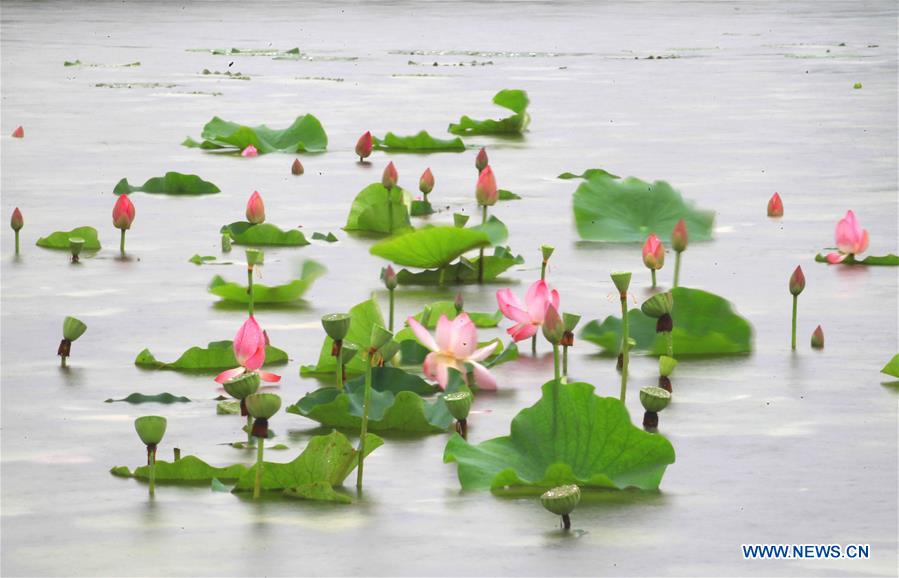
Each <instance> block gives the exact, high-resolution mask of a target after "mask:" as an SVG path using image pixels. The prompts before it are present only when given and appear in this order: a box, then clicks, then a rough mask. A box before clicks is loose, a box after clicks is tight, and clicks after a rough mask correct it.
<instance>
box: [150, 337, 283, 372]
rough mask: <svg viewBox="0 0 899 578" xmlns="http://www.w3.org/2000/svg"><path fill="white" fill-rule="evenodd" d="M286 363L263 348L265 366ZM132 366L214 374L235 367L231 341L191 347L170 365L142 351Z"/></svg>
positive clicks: (280, 355) (279, 352)
mask: <svg viewBox="0 0 899 578" xmlns="http://www.w3.org/2000/svg"><path fill="white" fill-rule="evenodd" d="M285 363H287V353H286V352H285V351H283V350H281V349H278V348H277V347H272V346H271V345H267V346H266V347H265V364H266V365H282V364H285ZM134 365H137V366H139V367H145V368H148V369H174V370H179V371H199V372H216V371H222V370H225V369H231V368H232V367H237V358H236V357H234V348H233V344H232V342H231V341H213V342H211V343H209V345H207V346H206V347H205V348H203V347H191V348H190V349H188V350H187V351H185V352H184V353H182V354H181V357H179V358H178V359H176V360H175V361H173V362H171V363H166V362H163V361H159V360H158V359H156V357H155V356H154V355H153V354H152V353H150V350H149V349H144V350H143V351H141V352H140V353H138V354H137V358H136V359H135V360H134Z"/></svg>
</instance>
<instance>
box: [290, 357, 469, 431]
mask: <svg viewBox="0 0 899 578" xmlns="http://www.w3.org/2000/svg"><path fill="white" fill-rule="evenodd" d="M436 391H437V388H435V387H434V386H432V385H430V384H428V383H427V382H426V381H425V380H423V379H422V378H420V377H418V376H416V375H412V374H410V373H406V372H405V371H403V370H402V369H398V368H396V367H389V366H387V367H375V368H372V392H371V403H370V404H369V408H368V429H369V431H387V430H394V431H404V432H416V433H431V432H441V431H445V430H446V428H448V427H449V425H450V424H451V423H452V422H453V418H452V416H451V415H450V413H449V410H448V409H447V408H446V404H445V403H444V402H443V399H442V398H437V399H436V400H435V401H433V402H428V401H425V400H424V399H422V397H421V396H422V395H431V394H434V393H435V392H436ZM364 395H365V376H361V375H360V376H359V377H357V378H355V379H352V380H350V381H348V382H347V383H346V385H345V386H344V391H339V390H338V389H337V388H334V387H324V388H321V389H318V390H316V391H313V392H312V393H308V394H306V395H305V396H303V397H302V398H301V399H300V400H299V401H298V402H296V403H295V404H294V405H292V406H290V407H288V408H287V412H288V413H295V414H298V415H302V416H304V417H308V418H309V419H312V420H315V421H317V422H319V423H321V424H322V425H325V426H328V427H337V428H351V429H354V430H358V429H359V427H360V426H361V425H362V410H363V397H364Z"/></svg>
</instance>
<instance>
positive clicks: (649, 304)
mask: <svg viewBox="0 0 899 578" xmlns="http://www.w3.org/2000/svg"><path fill="white" fill-rule="evenodd" d="M673 307H674V295H672V294H671V292H670V291H667V292H665V293H657V294H655V295H653V296H652V297H650V298H649V299H647V300H646V301H644V302H643V305H641V306H640V310H641V311H643V313H644V314H645V315H647V316H649V317H652V318H654V319H658V318H660V317H662V316H663V315H671V309H672V308H673Z"/></svg>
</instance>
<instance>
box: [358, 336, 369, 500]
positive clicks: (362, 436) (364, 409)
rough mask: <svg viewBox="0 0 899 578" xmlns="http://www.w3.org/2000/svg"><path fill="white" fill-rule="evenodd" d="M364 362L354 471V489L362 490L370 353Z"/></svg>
mask: <svg viewBox="0 0 899 578" xmlns="http://www.w3.org/2000/svg"><path fill="white" fill-rule="evenodd" d="M368 355H369V356H368V360H367V361H366V364H365V394H364V395H363V398H362V430H361V432H360V433H359V469H358V470H357V471H356V489H357V490H362V467H363V465H364V461H365V436H366V435H368V406H369V405H370V402H371V364H372V358H371V356H372V354H371V353H369V354H368Z"/></svg>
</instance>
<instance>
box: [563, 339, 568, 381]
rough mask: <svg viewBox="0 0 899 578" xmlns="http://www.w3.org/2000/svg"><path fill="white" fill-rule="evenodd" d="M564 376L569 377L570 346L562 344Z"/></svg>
mask: <svg viewBox="0 0 899 578" xmlns="http://www.w3.org/2000/svg"><path fill="white" fill-rule="evenodd" d="M562 377H564V378H565V379H566V380H567V379H568V346H567V345H563V346H562Z"/></svg>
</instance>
